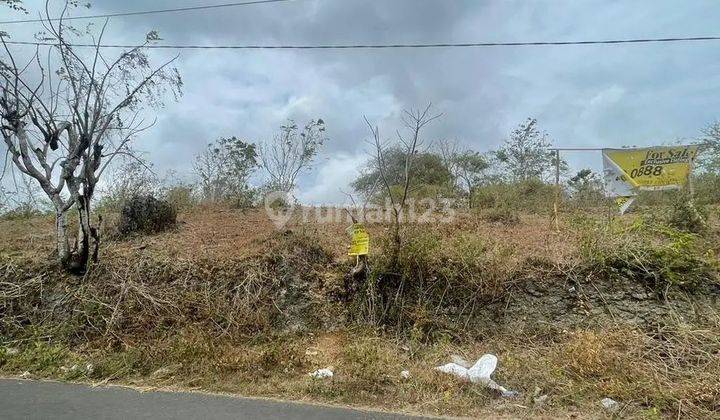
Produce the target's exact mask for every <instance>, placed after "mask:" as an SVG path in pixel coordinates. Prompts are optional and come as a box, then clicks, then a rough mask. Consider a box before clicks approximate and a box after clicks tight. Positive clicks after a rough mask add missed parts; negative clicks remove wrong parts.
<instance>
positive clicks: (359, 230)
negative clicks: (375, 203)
mask: <svg viewBox="0 0 720 420" xmlns="http://www.w3.org/2000/svg"><path fill="white" fill-rule="evenodd" d="M369 251H370V235H369V234H368V232H367V230H366V229H365V226H363V225H362V223H355V224H353V227H352V242H351V243H350V251H349V252H348V255H367V254H368V252H369Z"/></svg>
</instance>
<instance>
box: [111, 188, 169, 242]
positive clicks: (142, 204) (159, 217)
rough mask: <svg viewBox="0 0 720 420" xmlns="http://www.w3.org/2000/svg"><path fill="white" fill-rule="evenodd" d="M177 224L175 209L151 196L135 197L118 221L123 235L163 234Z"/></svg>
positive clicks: (127, 204) (126, 206) (126, 204)
mask: <svg viewBox="0 0 720 420" xmlns="http://www.w3.org/2000/svg"><path fill="white" fill-rule="evenodd" d="M176 222H177V214H176V212H175V209H174V208H173V207H172V206H171V205H170V204H169V203H168V202H167V201H161V200H158V199H156V198H155V197H153V196H151V195H144V196H142V195H141V196H135V197H133V198H132V199H130V201H128V202H127V203H125V205H124V206H123V208H122V211H121V213H120V220H119V221H118V232H119V233H120V234H121V235H128V234H131V233H155V232H162V231H164V230H167V229H169V228H171V227H173V226H175V223H176Z"/></svg>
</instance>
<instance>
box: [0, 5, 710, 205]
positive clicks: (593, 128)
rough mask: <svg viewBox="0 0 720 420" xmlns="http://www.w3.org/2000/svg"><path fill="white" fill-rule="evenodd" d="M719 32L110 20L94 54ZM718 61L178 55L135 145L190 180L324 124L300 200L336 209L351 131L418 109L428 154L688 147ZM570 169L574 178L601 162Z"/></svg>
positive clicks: (645, 16) (686, 13) (638, 17)
mask: <svg viewBox="0 0 720 420" xmlns="http://www.w3.org/2000/svg"><path fill="white" fill-rule="evenodd" d="M186 4H188V5H190V4H197V3H196V2H193V1H190V0H188V1H187V2H185V1H183V2H182V3H178V2H177V1H169V0H168V1H153V2H151V3H150V2H146V1H140V0H131V1H110V0H105V1H98V2H95V3H94V6H93V8H92V9H91V10H90V11H89V12H90V13H100V12H108V11H125V10H144V9H150V8H152V9H157V8H162V7H179V6H182V5H186ZM89 12H88V11H85V10H83V11H82V13H89ZM2 13H4V14H7V13H9V12H6V11H3V12H2ZM718 21H720V6H718V4H717V3H716V2H714V1H686V2H676V1H647V2H640V1H638V2H626V1H606V0H603V1H599V0H598V1H571V0H547V1H524V0H523V1H520V0H518V1H500V0H498V1H480V0H477V1H476V0H465V1H462V0H297V1H294V2H290V3H277V4H266V5H255V6H246V7H237V8H228V9H218V10H212V11H205V12H193V13H180V14H172V15H170V14H168V15H147V16H142V17H127V18H120V19H113V21H112V22H111V27H110V30H109V32H108V35H107V37H106V39H107V40H108V42H116V41H117V42H136V41H137V40H139V39H142V38H143V36H144V34H145V33H146V32H147V31H149V30H151V29H156V30H158V31H159V32H160V35H161V37H162V38H163V39H164V40H163V41H162V42H163V43H168V44H173V43H176V44H201V45H221V44H343V43H386V42H393V43H394V42H398V43H400V42H412V43H416V42H417V43H420V42H453V41H455V42H470V41H536V40H579V39H611V38H627V37H656V36H663V37H664V36H702V35H718V33H716V31H717V29H716V28H717V25H716V22H718ZM27 30H28V29H27V28H23V31H27ZM15 38H16V39H19V38H20V36H19V35H18V36H15ZM719 47H720V46H719V45H718V43H712V42H710V43H696V44H690V43H679V44H655V45H621V46H568V47H537V48H532V47H530V48H526V47H508V48H477V49H454V50H449V49H447V50H446V49H428V50H383V51H366V50H355V51H344V50H343V51H183V52H182V54H181V57H180V59H179V62H178V67H179V69H180V71H181V73H182V75H183V78H184V80H185V83H186V88H185V96H184V97H183V98H182V99H181V100H180V102H178V103H170V104H168V106H167V108H165V109H164V110H162V111H160V113H159V120H158V123H157V124H156V126H155V127H154V128H153V129H152V130H150V131H148V132H147V135H146V136H145V137H144V138H143V139H142V141H141V142H139V143H138V146H139V147H140V148H142V149H144V150H147V151H148V152H149V153H150V158H151V159H152V160H153V161H154V162H155V164H156V166H157V167H158V168H160V169H168V168H172V169H175V170H177V171H180V172H183V171H184V172H185V173H189V172H190V169H191V162H192V158H193V156H194V154H195V153H197V152H198V151H199V150H201V149H202V148H203V147H204V145H205V144H206V142H207V141H211V140H213V139H215V138H217V137H219V136H229V135H236V136H239V137H244V138H247V139H250V140H254V141H257V140H261V139H263V138H267V137H268V136H270V135H271V134H272V132H273V130H274V128H275V127H277V126H278V125H279V124H281V123H282V122H283V121H284V120H285V119H286V118H295V119H297V120H298V121H299V122H304V121H306V120H307V119H309V118H317V117H322V118H323V119H324V120H325V121H326V122H327V124H328V128H329V132H330V135H331V141H330V142H329V143H328V145H327V146H328V147H327V150H326V154H325V155H324V156H323V158H322V161H321V164H320V167H319V168H317V170H316V171H314V172H313V173H311V174H309V175H307V176H305V177H304V178H303V180H302V183H301V196H302V197H303V199H305V200H307V201H316V202H318V201H337V200H342V198H343V195H342V194H341V193H340V192H339V189H340V188H345V189H347V183H348V181H350V180H351V179H352V177H353V176H354V173H355V171H356V168H357V166H358V163H359V162H361V161H362V159H363V157H364V151H365V149H366V144H365V143H364V140H365V139H366V138H367V128H366V127H365V126H364V123H363V121H362V116H363V115H367V116H368V118H369V119H371V120H372V121H375V122H377V123H378V124H380V125H381V129H382V130H383V133H385V134H386V135H387V136H388V137H391V135H392V133H393V131H394V129H395V128H397V124H398V117H399V115H400V113H401V111H402V109H405V108H410V107H419V106H423V105H424V104H426V103H427V102H428V101H432V102H433V103H434V104H435V108H436V109H437V111H438V112H443V113H444V117H443V118H442V119H441V120H438V121H437V122H436V123H434V124H433V125H432V127H430V129H429V130H428V138H429V139H437V138H456V139H458V140H459V141H461V142H463V143H464V144H466V145H467V146H469V147H473V148H475V149H478V150H481V151H484V150H488V149H490V148H493V147H495V146H497V145H498V144H500V143H501V142H502V140H503V138H504V136H505V135H506V134H507V133H508V132H509V131H510V130H511V129H512V128H513V126H515V125H516V124H517V123H519V122H520V121H522V120H523V119H525V118H526V117H528V116H534V117H537V118H538V119H539V120H540V124H541V126H542V127H543V128H544V129H545V130H547V131H548V133H549V134H550V136H551V137H552V138H553V139H554V142H555V143H556V144H558V145H567V146H569V145H576V146H582V145H597V146H601V145H608V146H620V145H623V144H637V145H647V144H653V143H659V142H665V141H670V140H673V139H675V138H678V137H691V136H693V135H695V134H697V132H698V130H699V128H701V127H702V126H703V125H704V124H706V123H707V122H710V121H712V120H714V119H716V118H718V111H717V109H718V100H717V98H718V97H720V95H719V94H720V53H718V51H719V50H718V48H719ZM154 56H155V57H156V58H158V59H163V58H167V57H169V56H170V53H169V52H156V53H154ZM569 158H570V159H571V162H572V163H573V164H574V166H576V169H578V168H579V166H587V165H590V164H594V163H596V162H597V161H599V159H596V156H587V155H584V156H569Z"/></svg>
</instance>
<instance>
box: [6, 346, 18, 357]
mask: <svg viewBox="0 0 720 420" xmlns="http://www.w3.org/2000/svg"><path fill="white" fill-rule="evenodd" d="M18 353H20V350H18V349H16V348H15V347H7V348H5V354H7V355H8V356H15V355H16V354H18Z"/></svg>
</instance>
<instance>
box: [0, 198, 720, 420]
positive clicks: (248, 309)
mask: <svg viewBox="0 0 720 420" xmlns="http://www.w3.org/2000/svg"><path fill="white" fill-rule="evenodd" d="M180 219H181V221H182V223H181V224H180V226H179V227H178V228H177V229H176V230H174V231H172V232H167V233H163V234H159V235H153V236H138V237H134V238H131V239H124V240H119V239H116V240H107V241H106V242H105V243H104V245H103V247H102V252H101V262H100V263H99V264H98V265H97V266H95V267H94V268H93V270H92V271H91V272H90V274H88V275H87V276H86V277H85V278H73V277H69V276H67V275H64V274H63V273H61V272H59V271H58V269H57V268H56V267H55V266H54V264H53V262H52V258H51V254H52V235H53V232H52V228H53V222H52V220H50V219H45V218H35V219H30V220H22V221H21V220H18V221H2V222H0V232H2V233H1V234H0V372H2V373H3V374H6V375H18V374H21V373H23V372H25V371H27V372H29V373H30V374H31V375H32V376H34V377H42V378H61V379H65V380H76V381H88V382H107V381H109V382H117V383H124V384H134V385H140V386H159V387H180V388H192V389H202V390H209V391H225V392H231V393H239V394H245V395H258V396H270V397H280V398H292V399H298V400H311V401H320V402H330V403H341V404H353V405H361V406H372V407H378V408H384V409H393V410H405V411H411V412H421V413H427V414H447V415H458V416H473V415H487V414H492V415H496V416H502V415H508V416H520V415H528V414H531V415H545V416H549V417H555V416H570V415H575V414H579V415H580V416H582V417H591V416H602V415H606V413H604V412H603V411H602V408H601V407H600V406H599V403H598V402H599V400H600V399H602V398H604V397H611V398H613V399H616V400H617V401H619V402H621V404H622V410H621V412H620V415H623V416H631V417H650V418H654V417H671V416H672V417H676V416H680V417H683V418H687V417H698V418H711V417H713V415H714V414H713V413H715V414H716V413H717V412H718V410H720V315H718V313H719V312H718V310H720V303H719V302H718V296H719V295H720V292H719V290H720V287H719V286H718V285H719V283H718V265H717V257H716V255H717V253H718V251H720V243H718V241H717V236H716V235H717V233H716V232H717V231H716V229H715V228H711V229H710V231H708V232H706V233H704V234H702V235H696V234H689V233H683V232H681V231H677V230H675V229H672V228H669V227H667V226H666V225H665V224H664V223H662V222H661V219H662V218H660V217H658V218H653V217H626V218H624V219H611V220H608V218H607V217H605V216H590V217H588V216H573V215H564V217H563V221H564V223H563V226H562V229H561V231H560V233H557V232H555V231H554V230H553V229H551V225H550V223H549V221H548V219H547V217H542V216H536V215H522V216H521V218H520V222H519V223H517V224H516V223H514V221H510V222H508V221H504V224H503V221H502V220H500V223H496V222H489V221H487V218H483V217H481V216H479V215H475V214H461V215H459V216H458V218H457V220H456V221H455V222H453V223H451V224H445V225H423V226H415V227H408V229H407V230H406V232H405V235H404V236H405V242H404V246H403V249H402V250H401V252H400V256H399V262H398V264H397V266H395V267H389V261H388V258H387V254H388V253H387V252H386V251H387V249H386V246H385V245H384V244H385V237H386V236H387V226H384V225H371V226H369V229H370V232H371V235H372V238H373V243H372V255H371V258H370V264H369V267H370V272H369V276H368V281H367V282H364V283H362V284H354V283H353V281H352V279H350V278H349V277H348V273H349V272H350V270H351V268H352V266H353V265H354V261H353V260H351V259H349V258H348V257H347V256H345V255H344V254H345V249H346V248H345V247H346V246H347V244H348V237H347V234H346V232H345V229H346V227H347V225H346V224H345V223H333V224H322V225H319V224H299V223H290V225H289V226H288V227H287V228H286V229H284V230H282V231H278V230H276V229H275V228H274V226H273V225H272V223H271V222H270V221H269V220H268V219H267V218H266V216H265V215H264V214H263V213H262V212H260V211H250V212H245V213H243V212H239V211H238V212H236V211H229V210H223V209H210V210H209V209H205V210H202V211H195V212H191V213H187V214H182V215H181V217H180ZM493 220H498V218H496V217H493ZM712 225H713V226H716V225H717V221H715V220H713V221H712ZM488 352H490V353H494V354H496V355H497V356H498V358H499V359H500V364H499V368H498V371H497V372H496V374H495V376H494V377H495V378H496V380H497V381H498V382H500V383H501V384H503V385H505V386H506V387H508V388H510V389H515V390H518V391H520V392H521V396H520V397H518V398H517V399H500V398H498V397H497V396H496V395H494V394H493V393H492V392H490V391H488V390H485V389H483V388H481V387H478V386H476V385H471V384H467V383H463V382H460V381H458V380H456V379H455V378H453V377H449V376H446V375H443V374H440V373H437V372H435V371H433V369H432V368H433V367H434V366H437V365H440V364H443V363H446V362H447V361H449V358H450V356H451V355H452V354H460V355H462V356H464V357H466V358H467V359H469V360H472V359H475V358H477V357H479V356H480V355H482V354H483V353H488ZM327 366H332V367H333V368H334V371H335V377H334V378H332V379H330V380H314V379H312V378H310V377H309V376H308V373H309V372H311V371H313V370H315V369H318V368H323V367H327ZM402 370H409V371H410V372H411V375H412V376H411V378H409V379H403V378H401V376H400V371H402ZM537 395H548V399H547V400H546V401H545V402H544V403H543V404H536V403H534V401H533V396H537Z"/></svg>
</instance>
